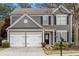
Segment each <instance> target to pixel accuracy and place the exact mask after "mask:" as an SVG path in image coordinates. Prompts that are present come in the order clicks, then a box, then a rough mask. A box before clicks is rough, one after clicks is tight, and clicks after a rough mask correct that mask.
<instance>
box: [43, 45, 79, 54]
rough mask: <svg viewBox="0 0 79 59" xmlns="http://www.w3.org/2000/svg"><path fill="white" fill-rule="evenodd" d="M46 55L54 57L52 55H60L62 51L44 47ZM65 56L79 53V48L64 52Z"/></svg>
mask: <svg viewBox="0 0 79 59" xmlns="http://www.w3.org/2000/svg"><path fill="white" fill-rule="evenodd" d="M43 50H44V52H45V54H47V55H52V54H60V50H55V49H50V48H45V47H43ZM62 53H63V54H72V53H79V47H73V48H68V49H64V50H62Z"/></svg>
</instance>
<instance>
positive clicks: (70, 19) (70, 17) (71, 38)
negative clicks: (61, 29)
mask: <svg viewBox="0 0 79 59" xmlns="http://www.w3.org/2000/svg"><path fill="white" fill-rule="evenodd" d="M70 22H71V23H70V29H71V30H70V31H71V32H70V33H71V38H70V43H72V15H70Z"/></svg>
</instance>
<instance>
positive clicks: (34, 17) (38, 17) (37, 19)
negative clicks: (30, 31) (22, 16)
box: [30, 16, 41, 24]
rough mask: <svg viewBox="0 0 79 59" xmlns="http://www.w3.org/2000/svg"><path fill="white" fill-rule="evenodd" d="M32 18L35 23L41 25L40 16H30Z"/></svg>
mask: <svg viewBox="0 0 79 59" xmlns="http://www.w3.org/2000/svg"><path fill="white" fill-rule="evenodd" d="M30 17H31V18H33V19H34V20H35V21H37V22H38V23H39V24H41V16H30Z"/></svg>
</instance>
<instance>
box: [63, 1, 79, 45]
mask: <svg viewBox="0 0 79 59" xmlns="http://www.w3.org/2000/svg"><path fill="white" fill-rule="evenodd" d="M64 5H65V7H67V8H68V9H72V10H73V29H74V41H75V45H76V46H78V45H79V40H78V34H79V33H78V29H79V26H78V24H79V17H78V16H79V15H78V13H79V10H78V9H79V7H78V6H79V5H78V4H76V3H68V4H64Z"/></svg>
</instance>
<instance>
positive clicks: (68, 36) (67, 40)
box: [67, 32, 69, 42]
mask: <svg viewBox="0 0 79 59" xmlns="http://www.w3.org/2000/svg"><path fill="white" fill-rule="evenodd" d="M67 42H69V32H67Z"/></svg>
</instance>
